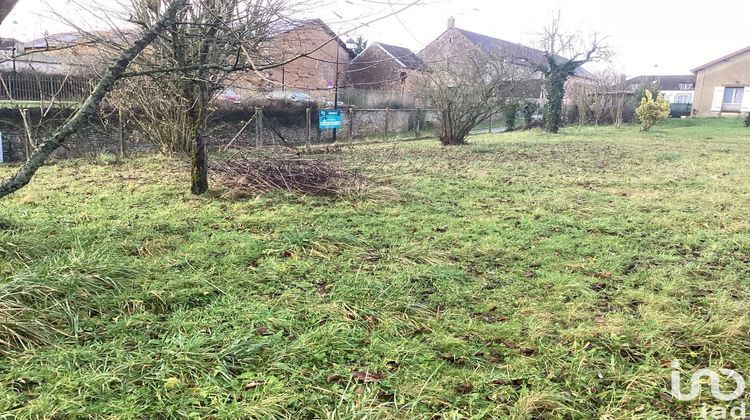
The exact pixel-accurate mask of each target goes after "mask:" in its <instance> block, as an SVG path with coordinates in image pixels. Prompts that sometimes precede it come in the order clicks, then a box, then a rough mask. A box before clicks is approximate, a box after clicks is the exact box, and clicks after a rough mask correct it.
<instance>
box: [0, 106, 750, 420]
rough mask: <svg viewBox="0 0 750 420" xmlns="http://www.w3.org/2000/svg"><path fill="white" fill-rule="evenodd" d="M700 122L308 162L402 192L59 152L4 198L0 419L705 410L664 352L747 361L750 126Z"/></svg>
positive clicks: (624, 414)
mask: <svg viewBox="0 0 750 420" xmlns="http://www.w3.org/2000/svg"><path fill="white" fill-rule="evenodd" d="M688 122H689V123H688ZM688 122H686V121H667V122H666V123H665V124H663V125H660V126H658V127H655V128H654V129H653V130H652V131H651V132H649V133H640V132H638V129H637V128H636V127H628V128H623V129H619V130H618V129H614V128H584V129H582V130H580V131H579V130H577V129H576V130H563V132H562V133H561V134H560V135H559V136H548V135H547V134H545V133H542V132H538V131H527V132H515V133H508V134H501V135H485V136H475V137H472V138H470V143H471V144H470V145H468V146H464V147H450V148H446V147H440V146H438V143H437V141H436V140H434V139H433V140H425V141H417V142H405V143H398V144H395V145H394V144H375V145H366V146H357V147H355V148H354V149H352V150H348V149H346V150H344V151H342V152H341V153H338V154H335V155H331V156H321V157H320V158H321V159H323V158H327V159H332V160H334V161H338V160H343V161H345V162H346V165H347V166H350V167H356V168H357V172H358V173H362V174H363V176H366V177H368V178H377V180H378V188H387V189H389V190H390V191H392V193H391V194H367V193H364V194H358V195H354V196H347V195H345V196H342V197H341V198H340V199H338V200H331V199H330V198H328V197H318V196H313V195H301V194H297V193H289V192H287V191H270V192H266V193H263V194H259V195H255V194H254V195H253V196H252V197H247V198H245V199H241V200H239V199H238V200H226V199H223V198H219V197H217V196H216V194H214V195H209V196H207V197H193V196H191V195H190V194H189V192H188V191H187V190H188V188H187V186H188V182H187V181H188V176H189V174H188V172H189V170H188V167H187V165H185V164H183V163H174V162H171V161H169V160H167V159H165V158H161V157H142V158H138V159H133V160H123V161H122V162H120V163H119V164H118V165H116V166H112V165H104V164H101V163H97V162H93V163H88V164H81V163H80V162H78V163H76V162H61V163H60V164H56V165H52V166H48V167H45V168H43V169H42V171H41V172H40V174H39V177H38V178H36V179H35V180H34V182H32V184H31V185H29V187H28V188H26V189H24V190H21V191H20V192H19V193H18V194H17V195H15V196H12V197H10V198H9V199H6V200H3V202H2V208H0V220H3V221H4V226H5V227H4V228H2V229H0V275H2V285H0V291H2V294H4V295H7V296H9V297H8V298H7V299H2V300H0V302H1V303H2V304H3V305H5V306H0V309H2V308H4V307H5V308H6V309H5V310H6V312H7V314H8V315H9V317H6V318H4V319H6V320H11V321H13V320H14V319H16V320H19V321H16V322H10V321H8V322H6V323H5V324H2V325H3V328H4V330H3V331H0V334H3V335H2V337H3V340H4V341H5V342H6V343H4V344H3V345H4V347H5V353H4V354H3V355H2V358H3V360H2V364H0V366H2V367H1V368H0V383H1V384H2V387H0V411H2V412H4V413H8V415H9V416H17V417H66V418H69V417H73V418H75V417H126V418H130V417H137V418H142V417H169V418H176V417H179V418H185V417H200V418H202V417H216V418H238V417H239V418H244V417H253V418H255V417H257V418H271V417H291V418H337V417H342V418H349V417H357V418H359V417H377V418H431V417H445V418H467V417H474V418H484V417H497V418H519V419H521V418H686V417H691V416H695V415H697V414H699V413H700V410H701V407H702V404H703V403H704V402H705V403H708V404H714V401H713V400H712V399H711V397H710V394H709V393H708V390H707V388H708V387H704V388H706V390H705V395H703V396H702V397H701V399H699V400H696V401H693V402H685V403H683V402H678V401H676V400H675V399H674V398H671V396H670V395H669V390H670V388H669V378H670V374H671V362H672V360H675V359H679V360H680V361H681V362H682V368H683V377H689V376H690V375H689V374H690V373H691V372H692V371H693V370H694V369H698V368H704V367H708V368H713V369H719V368H730V369H735V370H737V371H739V372H740V373H742V374H744V375H745V376H746V377H748V373H750V372H747V366H750V356H748V354H750V352H749V350H750V335H749V333H750V321H749V318H748V316H747V300H748V298H750V284H749V283H748V282H747V279H748V278H750V225H748V218H747V215H748V210H749V209H750V165H749V164H748V163H749V162H748V160H749V159H750V141H749V140H748V137H747V136H746V135H745V133H746V129H745V128H744V127H742V122H741V121H737V120H731V121H730V120H688ZM0 172H7V170H5V169H0ZM368 188H369V187H368ZM67 308H70V309H67ZM21 321H22V322H21ZM14 337H19V338H18V339H14ZM14 340H15V341H14ZM9 350H10V351H9ZM729 385H731V384H729ZM729 385H727V386H729ZM685 386H687V384H685ZM746 400H747V397H746V396H745V397H743V401H746Z"/></svg>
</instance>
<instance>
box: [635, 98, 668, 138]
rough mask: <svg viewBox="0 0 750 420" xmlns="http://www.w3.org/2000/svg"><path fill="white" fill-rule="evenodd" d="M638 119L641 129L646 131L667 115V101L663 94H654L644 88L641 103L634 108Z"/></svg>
mask: <svg viewBox="0 0 750 420" xmlns="http://www.w3.org/2000/svg"><path fill="white" fill-rule="evenodd" d="M635 114H636V115H637V116H638V121H640V122H641V130H642V131H648V130H649V129H650V128H651V127H653V126H655V125H656V124H659V123H660V122H662V121H664V120H665V119H667V117H669V102H667V100H666V99H665V98H664V96H663V95H657V96H654V95H653V94H652V93H651V91H650V90H646V92H645V93H644V97H643V99H641V105H640V106H639V107H638V108H637V109H636V110H635Z"/></svg>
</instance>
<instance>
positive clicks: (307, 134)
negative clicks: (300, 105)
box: [305, 107, 311, 149]
mask: <svg viewBox="0 0 750 420" xmlns="http://www.w3.org/2000/svg"><path fill="white" fill-rule="evenodd" d="M310 117H311V115H310V107H307V108H306V109H305V147H307V148H308V149H310Z"/></svg>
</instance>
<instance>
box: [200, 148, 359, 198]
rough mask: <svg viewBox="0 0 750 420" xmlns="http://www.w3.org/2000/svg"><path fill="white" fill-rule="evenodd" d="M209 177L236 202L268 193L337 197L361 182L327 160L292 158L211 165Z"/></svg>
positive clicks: (268, 158)
mask: <svg viewBox="0 0 750 420" xmlns="http://www.w3.org/2000/svg"><path fill="white" fill-rule="evenodd" d="M212 166H213V168H212V173H213V177H214V178H215V179H216V181H218V183H220V184H221V185H222V186H224V187H225V188H228V189H230V190H231V191H232V193H231V195H232V196H234V197H236V198H241V197H251V196H256V195H259V194H262V193H264V192H267V191H270V190H286V191H289V192H292V193H301V194H307V195H316V196H339V195H343V194H346V193H347V192H350V191H352V190H354V189H357V188H360V187H362V186H363V185H364V178H363V177H362V176H361V175H358V174H356V173H354V172H352V171H350V170H347V169H344V168H341V167H340V166H338V165H336V164H335V163H333V162H331V161H329V160H321V159H311V158H301V157H298V156H296V155H294V156H282V157H264V158H247V157H242V158H231V159H229V160H226V161H222V162H217V163H215V164H213V165H212Z"/></svg>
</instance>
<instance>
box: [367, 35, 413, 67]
mask: <svg viewBox="0 0 750 420" xmlns="http://www.w3.org/2000/svg"><path fill="white" fill-rule="evenodd" d="M369 47H378V48H381V49H382V50H383V51H385V52H386V54H388V55H389V56H391V57H392V58H393V59H394V60H396V62H398V63H399V64H400V65H401V67H405V68H407V69H410V70H417V69H419V68H420V67H422V66H423V65H424V62H423V61H422V60H421V59H420V58H419V57H417V55H416V54H414V53H413V52H412V51H411V50H410V49H408V48H404V47H399V46H396V45H390V44H384V43H382V42H374V43H372V44H370V46H369ZM369 47H368V48H369Z"/></svg>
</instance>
